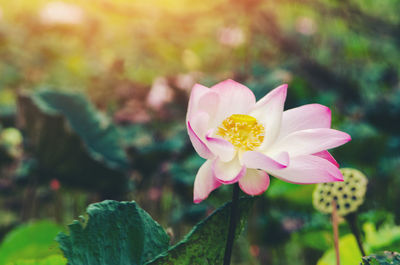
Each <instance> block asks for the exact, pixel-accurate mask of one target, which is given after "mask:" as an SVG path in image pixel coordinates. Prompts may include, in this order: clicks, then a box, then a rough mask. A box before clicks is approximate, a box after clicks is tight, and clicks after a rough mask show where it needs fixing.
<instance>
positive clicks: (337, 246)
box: [332, 200, 340, 265]
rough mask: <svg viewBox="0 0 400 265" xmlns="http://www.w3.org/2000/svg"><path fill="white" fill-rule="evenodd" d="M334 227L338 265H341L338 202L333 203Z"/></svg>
mask: <svg viewBox="0 0 400 265" xmlns="http://www.w3.org/2000/svg"><path fill="white" fill-rule="evenodd" d="M332 227H333V239H334V242H335V253H336V265H340V253H339V216H338V213H337V209H336V201H335V200H333V201H332Z"/></svg>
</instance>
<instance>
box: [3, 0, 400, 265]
mask: <svg viewBox="0 0 400 265" xmlns="http://www.w3.org/2000/svg"><path fill="white" fill-rule="evenodd" d="M399 13H400V5H399V4H398V2H397V0H381V1H366V0H344V1H339V0H318V1H315V0H313V1H309V0H279V1H259V0H213V1H211V0H204V1H190V0H149V1H128V0H118V1H110V0H97V1H95V0H92V1H72V0H71V1H48V0H30V1H27V0H13V1H0V118H1V127H0V174H1V175H0V239H2V240H3V242H2V245H1V246H0V258H1V257H2V255H5V254H4V253H5V252H7V253H11V252H10V248H9V246H7V245H6V244H8V243H7V242H9V240H6V239H7V238H9V237H11V236H12V234H8V235H7V236H6V234H7V233H8V232H9V231H11V230H12V229H13V228H16V227H17V226H19V225H27V226H28V227H30V226H33V228H32V227H31V228H32V229H35V224H36V223H33V224H32V223H31V222H33V221H38V220H42V219H46V220H51V221H52V222H56V223H58V226H57V227H63V226H65V225H66V224H68V223H70V222H71V220H72V219H76V218H78V217H79V216H80V215H82V214H84V213H85V209H86V207H87V205H88V204H89V203H93V202H98V201H101V200H103V199H116V200H135V201H137V202H138V204H139V205H140V206H141V207H142V208H143V209H145V210H146V211H148V212H149V213H150V214H151V215H152V217H153V218H154V219H155V220H157V221H158V222H160V224H161V225H162V226H163V227H164V228H168V231H170V233H171V235H173V237H172V241H173V242H176V241H178V240H180V239H181V238H182V237H183V235H185V234H186V233H187V232H188V231H189V229H190V228H191V227H192V226H193V224H195V223H196V222H198V221H199V220H201V219H202V218H204V217H205V216H206V215H207V214H209V213H210V212H211V211H212V210H213V209H215V208H216V207H218V206H220V205H221V204H222V203H223V202H225V201H227V200H229V198H230V192H229V187H222V188H221V189H218V191H215V192H213V193H212V195H211V196H210V198H209V199H208V200H207V201H205V202H203V203H201V204H199V205H194V204H193V203H192V188H193V181H194V177H195V174H196V171H197V169H198V168H199V166H200V165H201V164H202V159H201V158H199V157H198V156H197V155H195V154H194V150H193V149H192V147H191V145H190V143H189V141H188V137H187V135H186V131H185V123H184V120H185V113H186V104H187V101H188V93H189V91H190V89H191V87H192V85H193V84H194V83H196V82H200V83H202V84H205V85H212V84H214V83H216V82H218V81H220V80H223V79H226V78H233V79H235V80H237V81H239V82H242V83H245V84H246V85H248V86H249V87H250V88H251V89H252V90H253V91H254V93H255V94H256V96H258V97H260V96H262V95H264V94H265V93H266V92H268V91H269V90H271V89H272V88H274V87H276V86H277V85H280V84H282V83H288V84H289V93H288V99H287V102H286V108H291V107H296V106H298V105H302V104H307V103H315V102H318V103H321V104H324V105H327V106H328V107H330V108H331V109H332V113H333V128H337V129H340V130H342V131H345V132H348V133H349V134H351V135H352V138H353V140H352V141H351V142H350V143H349V144H347V145H345V146H343V147H341V148H338V149H337V150H335V151H334V156H335V158H337V160H338V162H339V164H340V165H341V166H342V167H344V166H349V167H354V168H358V169H360V170H361V171H363V172H364V173H365V174H366V175H367V176H368V190H367V194H366V197H365V202H364V204H363V205H362V206H361V207H360V209H359V221H360V223H361V224H362V225H363V226H362V227H363V229H362V231H363V232H362V233H363V234H364V235H363V236H364V237H365V238H366V242H365V244H366V247H367V248H368V252H369V253H372V252H370V251H381V250H390V251H400V243H399V242H400V235H399V233H398V230H399V228H398V225H399V222H400V208H399V207H398V205H396V203H395V202H398V201H400V193H399V192H398V187H399V185H400V178H399V175H398V172H399V171H400V82H399V74H400V73H399V69H400V52H399V46H400V30H399V29H400V25H399V24H400V17H399V16H398V14H399ZM313 189H314V186H312V185H305V186H298V185H291V184H288V183H284V182H281V181H279V180H276V179H273V180H272V183H271V187H270V188H269V190H268V191H267V192H266V193H265V195H263V196H262V197H261V198H260V199H259V200H258V201H257V203H256V205H255V207H254V209H253V211H252V212H251V216H250V220H249V223H248V226H247V229H246V233H244V234H243V236H242V237H241V238H240V239H239V243H238V244H237V251H235V252H234V253H235V256H234V257H233V259H234V260H233V262H234V264H277V265H278V264H293V260H296V264H299V265H302V264H304V265H309V264H316V263H317V262H318V260H320V259H321V260H320V261H319V262H320V263H321V262H333V261H334V259H333V255H331V257H332V259H331V261H326V260H327V259H328V260H329V259H330V258H329V257H330V256H329V255H330V254H329V253H333V250H329V249H330V248H331V247H332V245H333V241H332V238H331V227H330V222H329V217H327V216H325V215H323V214H322V213H318V212H316V211H315V210H314V209H313V206H312V191H313ZM26 223H27V224H26ZM39 224H41V223H39ZM49 225H53V229H43V228H41V229H42V230H41V231H48V233H49V236H50V237H52V236H54V233H53V232H52V231H54V226H56V225H55V224H53V223H51V224H49ZM16 229H21V228H16ZM340 231H341V240H344V241H345V242H347V241H349V242H350V243H348V244H349V247H347V249H348V250H347V251H349V253H350V256H351V257H353V258H354V255H352V253H354V251H357V245H356V244H355V241H352V240H354V239H351V238H350V239H348V238H349V237H350V236H351V235H350V231H349V229H348V228H347V227H346V226H343V227H341V228H340ZM11 233H17V232H15V231H14V232H11ZM46 233H47V232H46ZM52 233H53V234H52ZM346 240H347V241H346ZM46 242H47V243H46V244H37V245H39V246H42V247H43V248H45V249H49V245H48V244H50V243H48V241H46ZM353 243H354V244H353ZM32 244H33V245H34V243H32ZM346 244H347V243H342V242H341V246H343V245H345V246H346ZM15 251H17V250H15ZM20 251H23V250H20ZM330 251H331V252H330ZM32 253H33V254H34V253H39V254H38V255H37V256H35V255H33V254H32ZM40 253H43V252H40V251H32V252H31V254H32V255H30V256H29V255H28V256H23V255H21V256H20V257H21V258H25V259H32V260H34V259H39V258H40V259H42V258H46V259H49V260H50V259H54V260H57V261H53V262H54V264H56V262H60V264H63V262H64V260H62V259H61V258H60V257H59V252H49V253H47V254H46V255H44V254H40ZM324 253H325V255H324ZM344 255H345V254H344ZM322 257H323V258H322ZM60 259H61V260H60ZM355 260H356V262H361V256H359V257H355ZM347 262H348V263H343V264H344V265H346V264H351V265H353V264H356V263H354V260H353V261H350V263H349V261H347ZM64 263H65V262H64ZM322 264H324V263H322ZM325 264H326V263H325ZM328 264H332V263H328Z"/></svg>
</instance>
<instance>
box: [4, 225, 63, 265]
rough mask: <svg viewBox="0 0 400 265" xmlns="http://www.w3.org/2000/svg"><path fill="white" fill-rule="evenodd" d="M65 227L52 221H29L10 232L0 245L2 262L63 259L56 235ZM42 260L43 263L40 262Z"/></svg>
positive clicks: (13, 262)
mask: <svg viewBox="0 0 400 265" xmlns="http://www.w3.org/2000/svg"><path fill="white" fill-rule="evenodd" d="M62 230H63V228H62V227H60V226H59V225H57V224H55V223H53V222H50V221H40V222H35V223H29V224H26V225H23V226H20V227H18V228H17V229H15V230H13V231H12V232H11V233H9V234H8V235H7V236H6V237H5V238H4V240H3V242H2V243H1V245H0V264H5V265H8V264H9V265H11V264H47V263H45V262H42V261H41V260H42V259H47V258H48V257H49V258H48V259H50V260H53V259H54V260H63V261H64V263H59V264H65V259H63V258H59V257H57V254H58V255H60V254H61V251H60V249H59V248H58V245H57V243H56V242H55V240H54V238H55V236H56V235H57V234H58V233H59V232H60V231H62ZM35 262H38V263H35ZM40 262H42V263H40Z"/></svg>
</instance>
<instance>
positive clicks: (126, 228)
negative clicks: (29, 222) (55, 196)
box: [57, 201, 169, 265]
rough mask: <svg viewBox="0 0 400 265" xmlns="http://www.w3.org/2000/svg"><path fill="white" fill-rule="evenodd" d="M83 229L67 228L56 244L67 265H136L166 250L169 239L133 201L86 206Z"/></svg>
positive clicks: (78, 226) (71, 226) (76, 226)
mask: <svg viewBox="0 0 400 265" xmlns="http://www.w3.org/2000/svg"><path fill="white" fill-rule="evenodd" d="M87 213H88V215H89V220H88V222H87V224H86V226H84V225H82V224H81V223H80V222H79V221H74V222H73V223H72V224H71V225H69V229H70V235H66V234H64V233H60V234H59V235H58V236H57V241H58V242H59V243H60V247H61V250H62V251H63V252H64V255H65V257H66V258H67V259H68V262H69V264H70V265H111V264H121V265H122V264H129V265H140V264H144V263H145V262H146V261H148V260H150V259H152V258H154V257H155V256H157V255H158V254H160V253H162V252H163V251H166V250H167V248H168V244H169V237H168V235H167V234H166V233H165V232H164V230H163V229H162V227H161V226H160V225H159V224H158V223H157V222H155V221H154V220H153V219H152V218H151V216H150V215H149V214H147V213H146V212H145V211H144V210H143V209H141V208H140V207H139V206H138V205H137V204H136V203H135V202H117V201H103V202H101V203H95V204H92V205H90V206H89V207H88V209H87Z"/></svg>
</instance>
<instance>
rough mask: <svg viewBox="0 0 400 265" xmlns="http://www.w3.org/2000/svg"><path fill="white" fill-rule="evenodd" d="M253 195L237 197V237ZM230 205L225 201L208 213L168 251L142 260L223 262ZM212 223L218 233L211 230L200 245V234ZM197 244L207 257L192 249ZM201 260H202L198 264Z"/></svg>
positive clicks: (152, 264)
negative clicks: (210, 236) (207, 237)
mask: <svg viewBox="0 0 400 265" xmlns="http://www.w3.org/2000/svg"><path fill="white" fill-rule="evenodd" d="M255 198H256V197H242V198H241V199H240V202H239V211H240V218H239V219H240V220H239V222H238V226H237V227H236V231H235V238H237V237H238V236H239V235H240V233H241V232H242V230H243V228H244V226H245V224H246V222H247V216H248V214H249V212H250V209H251V206H252V204H253V202H254V201H255ZM230 206H231V202H228V203H226V204H224V205H223V206H221V207H220V208H218V209H217V210H216V211H214V212H213V213H212V214H211V215H210V216H208V217H207V218H206V219H204V220H202V221H201V222H199V223H198V224H197V225H196V226H195V227H193V229H192V230H191V231H190V232H189V233H188V234H187V235H186V236H185V238H184V239H183V240H181V241H180V242H179V243H177V244H176V245H174V246H172V247H170V248H169V249H168V251H166V252H164V253H162V254H160V255H159V256H157V257H156V258H154V259H153V260H151V261H149V262H147V263H145V265H167V264H168V265H183V264H185V265H189V264H198V265H200V264H220V263H221V262H222V258H223V253H224V250H225V243H226V237H227V233H228V226H229V215H230ZM213 224H214V225H215V226H216V227H218V230H220V232H219V233H217V232H216V231H214V232H215V233H213V234H212V235H213V237H212V238H210V239H209V244H205V245H201V242H202V238H201V237H202V235H203V234H204V232H205V230H207V227H208V226H210V225H213ZM220 236H221V237H220ZM206 240H207V239H206ZM199 242H200V243H199ZM196 244H197V245H198V244H200V246H198V247H200V248H201V249H202V253H203V254H205V252H207V254H208V256H205V255H203V254H202V253H199V252H197V251H193V249H195V248H196ZM191 250H192V252H191ZM193 253H195V254H197V255H200V256H197V257H196V256H195V255H193ZM200 261H201V262H202V263H199V262H200Z"/></svg>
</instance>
